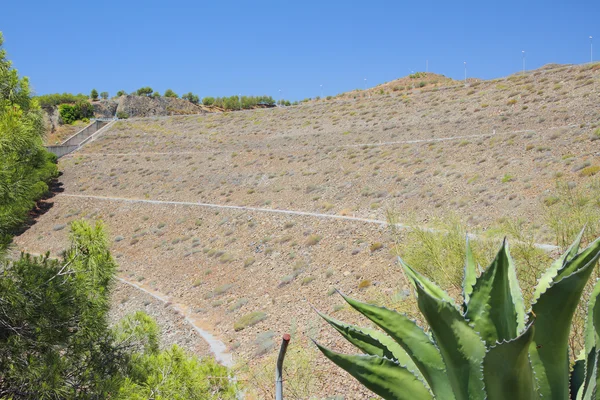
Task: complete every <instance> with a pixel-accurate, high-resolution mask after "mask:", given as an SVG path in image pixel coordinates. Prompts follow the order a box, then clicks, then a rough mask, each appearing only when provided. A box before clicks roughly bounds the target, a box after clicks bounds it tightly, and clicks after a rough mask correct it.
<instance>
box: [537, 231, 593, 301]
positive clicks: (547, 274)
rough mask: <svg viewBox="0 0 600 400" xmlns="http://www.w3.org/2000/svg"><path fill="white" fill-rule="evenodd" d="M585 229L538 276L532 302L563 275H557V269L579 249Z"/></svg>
mask: <svg viewBox="0 0 600 400" xmlns="http://www.w3.org/2000/svg"><path fill="white" fill-rule="evenodd" d="M584 231H585V227H584V228H583V229H582V230H581V232H579V235H577V237H576V238H575V241H574V242H573V243H571V245H570V246H569V248H567V250H566V251H565V252H564V253H563V254H562V255H561V256H560V257H559V258H557V259H556V260H554V262H553V263H552V264H551V265H550V267H549V268H548V269H547V270H546V271H544V273H543V274H542V276H541V277H540V279H539V281H538V284H537V286H536V287H535V291H534V293H533V302H534V303H535V302H536V301H537V300H538V299H539V298H540V296H541V295H542V293H544V292H545V291H546V290H548V288H549V287H550V285H552V283H554V282H557V281H559V280H560V278H562V277H563V276H559V274H558V273H559V271H561V270H562V269H563V268H564V267H565V264H566V263H567V262H568V261H570V260H571V259H572V258H573V257H575V256H576V255H577V252H578V251H579V245H580V244H581V238H582V237H583V232H584Z"/></svg>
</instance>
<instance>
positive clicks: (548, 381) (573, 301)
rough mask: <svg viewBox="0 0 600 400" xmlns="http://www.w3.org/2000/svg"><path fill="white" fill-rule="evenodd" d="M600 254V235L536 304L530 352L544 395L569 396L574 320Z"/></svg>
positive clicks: (562, 271)
mask: <svg viewBox="0 0 600 400" xmlns="http://www.w3.org/2000/svg"><path fill="white" fill-rule="evenodd" d="M599 257H600V238H599V239H597V240H596V241H594V242H593V243H592V244H590V245H589V246H588V247H587V248H586V249H585V250H583V251H582V252H581V253H579V254H578V255H576V256H575V257H573V258H571V259H570V260H569V261H567V262H566V263H565V265H564V267H563V268H562V269H561V270H560V271H559V274H558V275H557V277H560V278H559V279H556V278H555V282H553V283H552V284H551V285H550V287H549V288H548V289H547V290H546V291H545V292H544V293H542V294H541V295H540V298H539V299H538V301H537V302H536V303H535V304H534V305H533V306H532V316H533V315H535V319H536V322H535V324H536V330H535V335H534V338H533V343H532V344H531V346H530V356H531V360H532V365H533V369H534V371H535V373H536V376H537V378H538V385H539V392H540V394H541V395H542V396H543V397H544V398H548V399H556V400H563V399H566V398H568V396H569V347H568V344H569V343H568V340H569V332H570V328H571V321H572V319H573V313H574V312H575V309H576V308H577V304H578V303H579V300H580V298H581V293H582V292H583V289H584V288H585V285H586V283H587V281H588V279H589V277H590V274H591V273H592V271H593V268H594V266H595V265H596V262H597V261H598V258H599ZM566 272H569V273H570V274H569V275H566Z"/></svg>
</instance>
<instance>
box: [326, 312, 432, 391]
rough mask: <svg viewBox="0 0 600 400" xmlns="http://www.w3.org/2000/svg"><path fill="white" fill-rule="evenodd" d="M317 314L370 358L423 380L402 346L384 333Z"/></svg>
mask: <svg viewBox="0 0 600 400" xmlns="http://www.w3.org/2000/svg"><path fill="white" fill-rule="evenodd" d="M317 313H318V314H319V315H320V316H321V317H322V318H323V319H324V320H325V321H327V322H328V323H329V325H331V326H333V327H334V328H335V329H336V330H337V331H338V332H339V333H340V334H341V335H342V336H343V337H344V338H346V340H348V341H349V342H350V343H352V344H353V345H354V346H356V347H357V348H359V349H360V350H362V351H364V352H365V353H367V354H370V355H372V356H379V357H385V358H388V359H390V360H392V361H396V362H398V364H400V365H401V366H403V367H406V369H408V370H409V371H410V372H412V373H413V374H415V375H416V376H417V378H419V379H420V380H423V375H422V374H421V371H419V369H418V368H417V366H416V365H415V363H414V362H413V360H412V359H411V358H410V357H409V355H408V354H406V351H404V349H403V348H402V346H400V345H399V344H398V343H396V342H395V341H394V340H393V339H392V338H390V337H389V336H388V335H386V334H385V333H383V332H381V331H378V330H375V329H369V328H362V327H359V326H355V325H350V324H346V323H344V322H342V321H339V320H337V319H335V318H331V317H330V316H328V315H325V314H323V313H321V312H319V311H317ZM428 387H429V386H428Z"/></svg>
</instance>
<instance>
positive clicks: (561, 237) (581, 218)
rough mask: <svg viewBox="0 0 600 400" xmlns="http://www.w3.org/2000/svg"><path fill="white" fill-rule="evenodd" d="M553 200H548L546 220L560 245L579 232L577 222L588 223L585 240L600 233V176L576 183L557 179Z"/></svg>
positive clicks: (579, 223)
mask: <svg viewBox="0 0 600 400" xmlns="http://www.w3.org/2000/svg"><path fill="white" fill-rule="evenodd" d="M551 199H552V200H551V201H549V202H546V209H545V211H546V212H545V220H546V223H547V225H548V226H549V227H550V229H551V231H552V233H553V234H554V239H555V242H556V244H557V245H559V246H561V247H565V246H567V245H568V244H569V243H571V242H572V241H573V240H574V239H575V237H576V236H577V233H578V232H577V228H576V227H577V226H584V225H585V226H586V233H585V236H584V240H585V241H586V242H589V241H591V240H592V239H593V238H595V237H597V236H600V180H599V179H597V178H592V179H591V181H590V182H588V183H586V184H581V185H580V186H574V185H572V184H570V183H567V182H558V183H557V185H556V189H555V191H554V193H552V194H551Z"/></svg>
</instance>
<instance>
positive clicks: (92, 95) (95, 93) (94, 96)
mask: <svg viewBox="0 0 600 400" xmlns="http://www.w3.org/2000/svg"><path fill="white" fill-rule="evenodd" d="M90 99H92V100H98V91H97V90H96V89H92V91H91V92H90Z"/></svg>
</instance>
